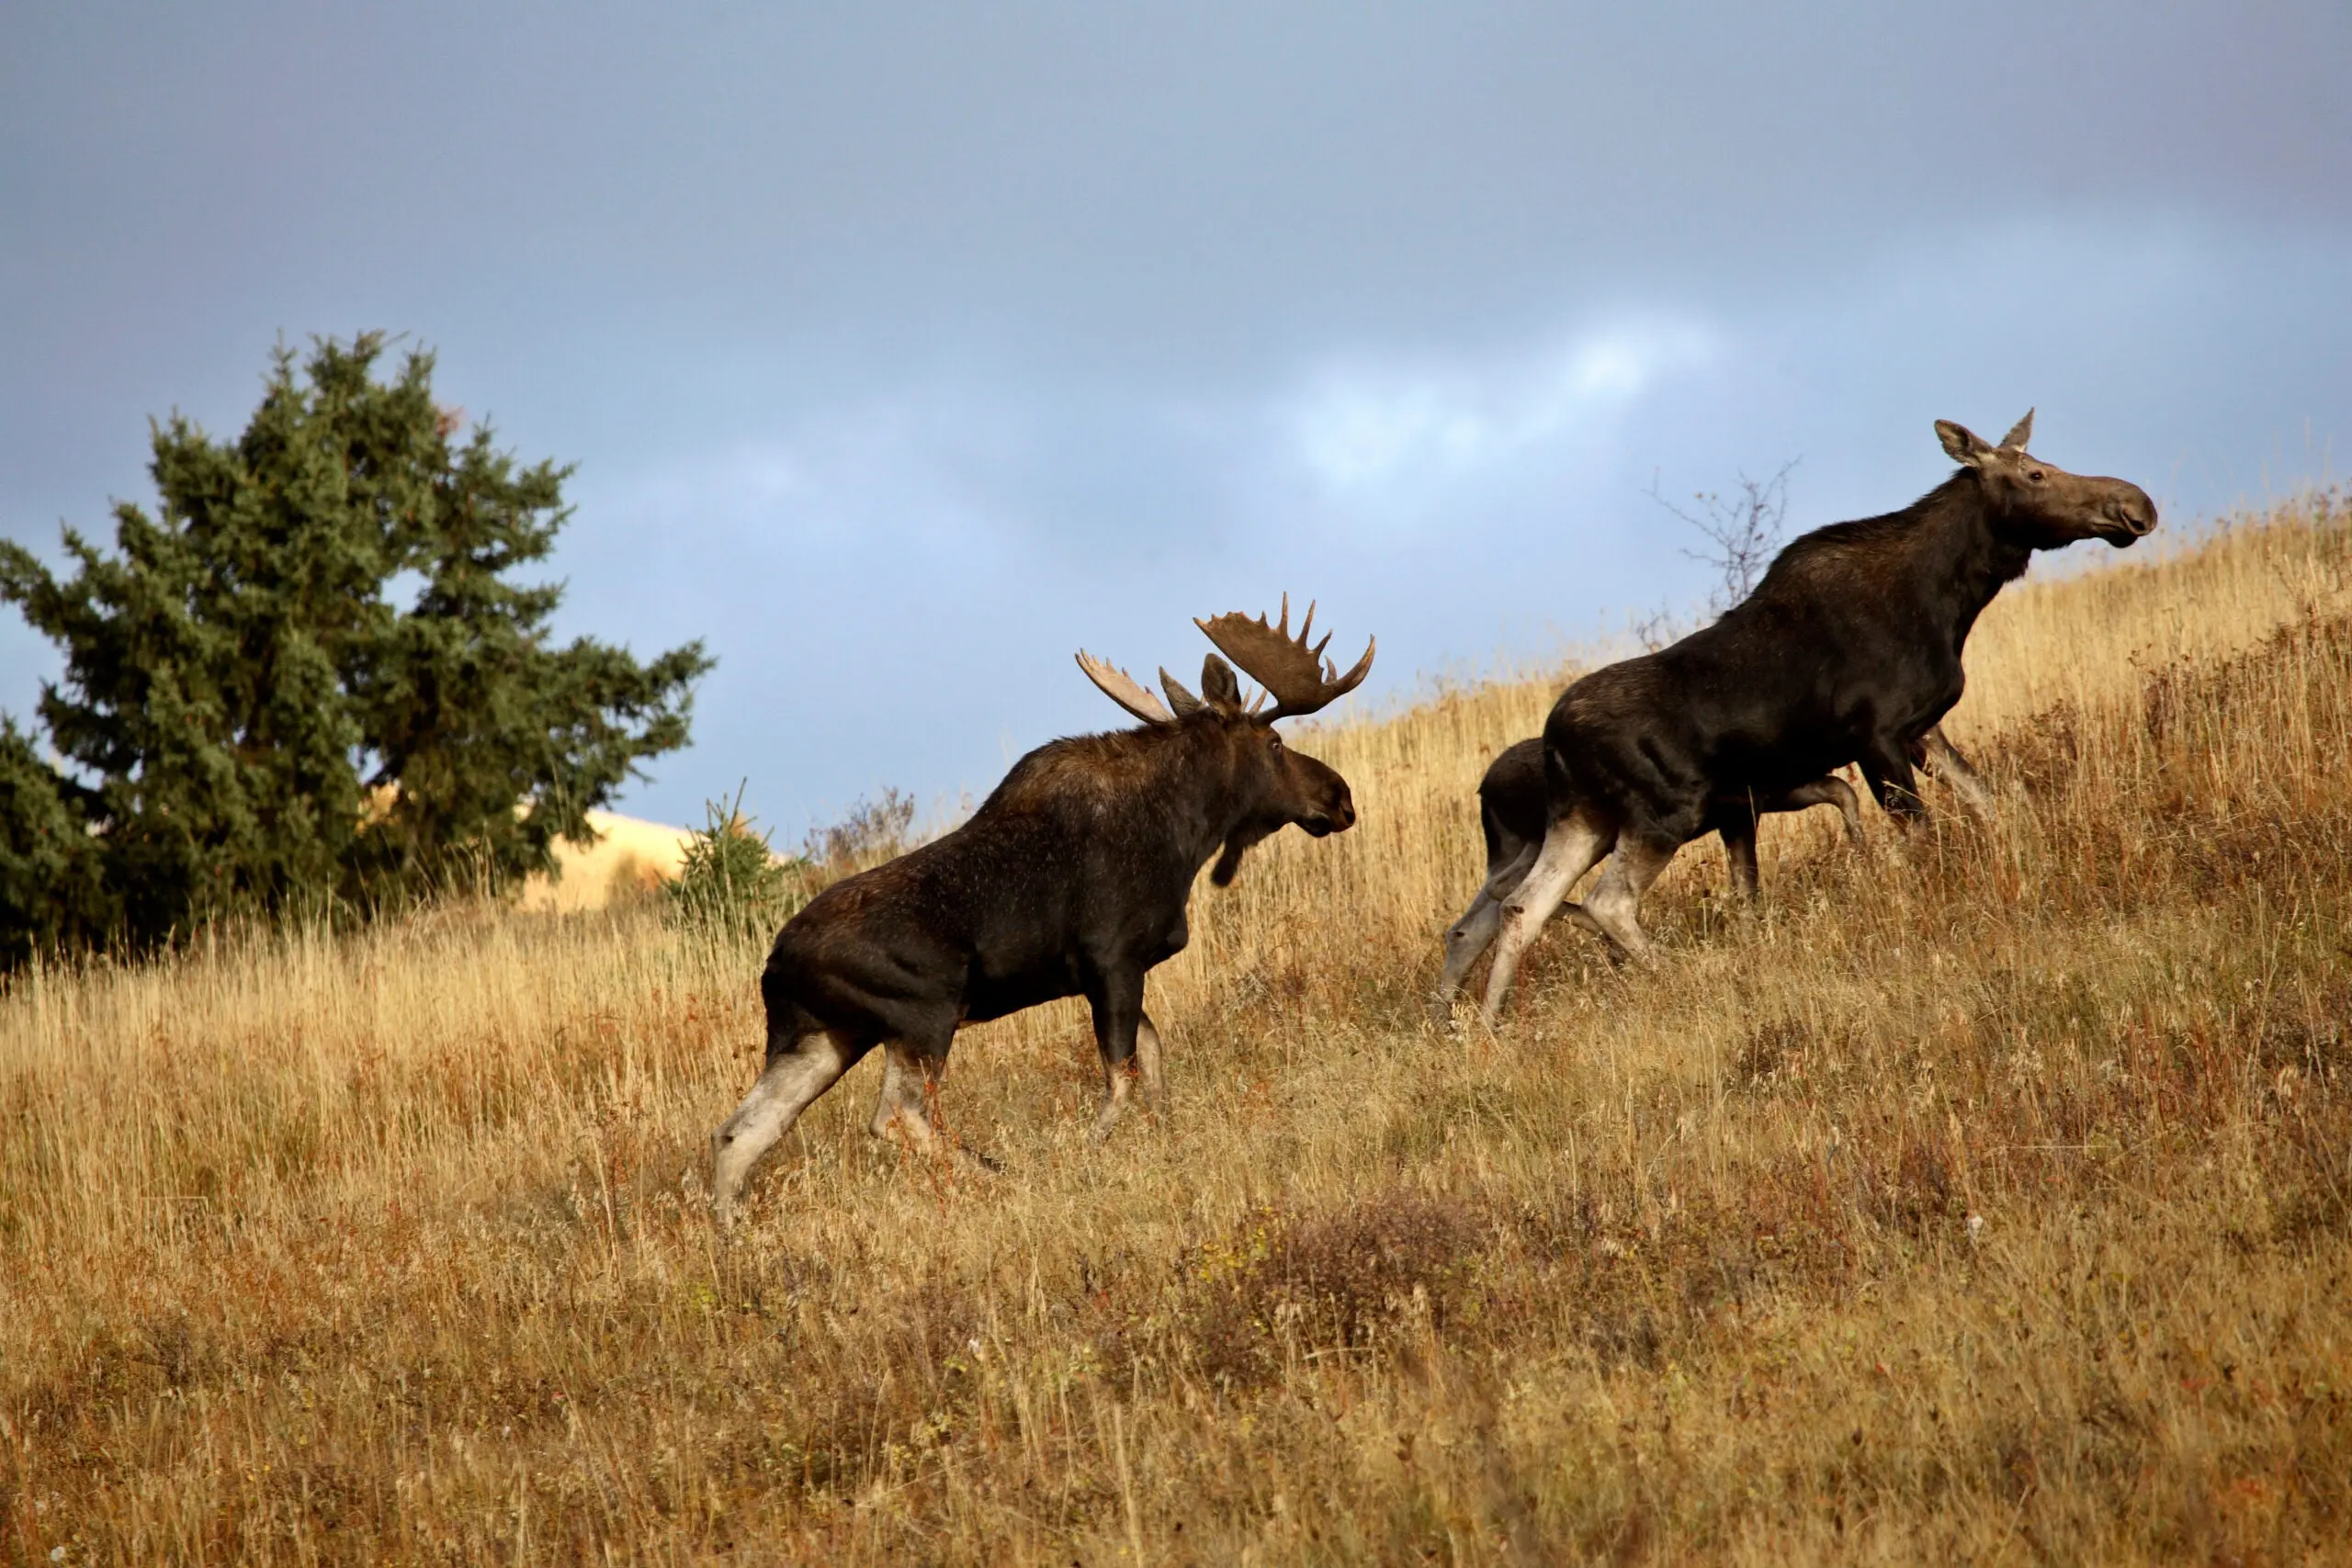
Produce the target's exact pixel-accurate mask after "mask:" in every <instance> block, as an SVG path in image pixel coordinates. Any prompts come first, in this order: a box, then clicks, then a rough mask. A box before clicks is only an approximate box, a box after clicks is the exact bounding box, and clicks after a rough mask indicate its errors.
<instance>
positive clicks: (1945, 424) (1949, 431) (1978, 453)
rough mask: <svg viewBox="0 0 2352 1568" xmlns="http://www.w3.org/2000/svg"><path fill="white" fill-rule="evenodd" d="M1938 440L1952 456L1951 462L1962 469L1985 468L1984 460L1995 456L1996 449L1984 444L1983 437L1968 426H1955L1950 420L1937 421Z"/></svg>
mask: <svg viewBox="0 0 2352 1568" xmlns="http://www.w3.org/2000/svg"><path fill="white" fill-rule="evenodd" d="M1936 439H1937V440H1939V441H1940V442H1942V443H1943V444H1944V450H1945V451H1946V452H1948V453H1950V454H1951V460H1952V461H1953V462H1955V463H1958V464H1960V465H1961V466H1962V468H1983V467H1984V466H1985V458H1987V457H1991V456H1992V455H1993V450H1994V449H1993V448H1992V447H1990V446H1986V445H1985V438H1984V437H1983V436H1981V435H1979V434H1976V433H1975V432H1974V431H1973V430H1971V429H1969V428H1968V426H1966V425H1964V424H1954V423H1952V422H1951V421H1950V420H1948V419H1939V420H1938V421H1936Z"/></svg>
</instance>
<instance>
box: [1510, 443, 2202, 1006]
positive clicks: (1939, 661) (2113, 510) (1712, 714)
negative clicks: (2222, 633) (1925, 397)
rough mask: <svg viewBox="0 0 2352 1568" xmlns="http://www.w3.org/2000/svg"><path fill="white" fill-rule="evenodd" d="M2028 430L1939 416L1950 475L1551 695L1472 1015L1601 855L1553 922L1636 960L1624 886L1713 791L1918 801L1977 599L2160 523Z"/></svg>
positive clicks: (1648, 875) (1665, 848)
mask: <svg viewBox="0 0 2352 1568" xmlns="http://www.w3.org/2000/svg"><path fill="white" fill-rule="evenodd" d="M2032 432H2033V414H2032V412H2031V411H2030V410H2029V411H2028V412H2027V413H2026V416H2025V417H2024V418H2023V419H2020V420H2019V421H2018V423H2017V424H2016V425H2015V426H2014V427H2012V428H2011V429H2010V431H2009V433H2008V434H2007V435H2006V436H2004V437H2003V438H2002V440H2001V442H2000V444H1999V445H1998V446H1996V445H1994V444H1992V443H1990V442H1987V441H1985V440H1984V439H1983V438H1981V437H1979V436H1977V435H1976V434H1973V433H1972V432H1971V431H1969V430H1967V429H1965V428H1963V427H1962V426H1961V425H1958V424H1955V423H1951V421H1949V420H1939V421H1937V422H1936V434H1937V437H1938V438H1939V440H1940V441H1941V442H1942V444H1943V448H1944V450H1945V452H1946V453H1948V454H1949V455H1950V456H1951V458H1952V459H1953V460H1954V461H1955V462H1957V463H1958V464H1959V465H1960V468H1959V469H1958V470H1957V471H1956V472H1955V473H1954V474H1953V475H1952V476H1951V478H1950V479H1947V480H1945V481H1944V482H1943V483H1942V484H1940V485H1939V486H1937V487H1936V488H1935V489H1934V490H1932V491H1928V493H1927V494H1926V495H1924V496H1922V497H1920V498H1919V499H1918V500H1917V501H1916V502H1912V503H1911V504H1910V505H1909V506H1906V507H1905V508H1904V509H1903V510H1902V511H1900V512H1892V513H1886V514H1885V515H1883V516H1880V517H1870V518H1864V519H1861V520H1860V521H1858V522H1852V523H1835V524H1831V525H1828V526H1827V527H1824V528H1816V529H1815V530H1813V531H1812V532H1811V533H1808V534H1805V535H1803V536H1800V537H1798V538H1797V539H1795V540H1793V541H1792V542H1791V543H1790V544H1789V546H1788V547H1786V548H1784V549H1783V550H1781V553H1780V554H1779V556H1777V557H1775V558H1774V559H1773V561H1772V565H1771V567H1770V570H1768V571H1766V573H1765V574H1764V580H1763V581H1761V582H1759V583H1758V584H1757V587H1756V592H1754V593H1753V594H1751V595H1750V596H1749V597H1748V598H1747V599H1746V600H1744V601H1742V602H1741V603H1740V604H1736V605H1735V606H1734V607H1733V608H1732V609H1730V610H1729V611H1727V612H1725V613H1724V615H1723V617H1722V618H1721V619H1719V620H1717V621H1716V622H1715V623H1714V624H1713V625H1712V626H1706V627H1703V628H1702V629H1701V630H1699V631H1696V632H1693V633H1691V635H1690V636H1689V637H1684V638H1683V639H1682V640H1681V641H1679V642H1677V643H1674V644H1672V645H1671V646H1669V647H1667V648H1664V649H1659V650H1658V651H1657V652H1656V653H1650V654H1645V655H1643V656H1641V657H1639V658H1635V659H1628V660H1623V661H1622V662H1619V663H1616V664H1611V665H1609V666H1607V667H1605V668H1603V669H1600V670H1597V671H1593V672H1592V673H1591V674H1589V675H1587V676H1585V677H1584V678H1583V679H1581V680H1579V681H1577V682H1575V683H1574V684H1573V685H1571V686H1569V687H1568V689H1567V690H1566V692H1564V693H1562V694H1561V695H1560V699H1559V701H1558V702H1557V703H1555V705H1553V708H1552V713H1551V716H1550V717H1549V718H1548V719H1547V720H1546V721H1545V723H1544V778H1545V783H1546V787H1547V789H1548V791H1549V794H1550V806H1551V814H1550V818H1549V823H1548V826H1547V828H1546V830H1545V833H1544V847H1543V849H1542V850H1541V852H1538V854H1537V855H1536V857H1535V863H1534V864H1533V865H1532V866H1531V867H1530V868H1529V869H1528V872H1527V874H1526V875H1525V877H1523V878H1522V879H1521V882H1520V884H1519V886H1517V887H1516V888H1515V889H1514V890H1512V892H1511V893H1510V896H1509V897H1508V898H1506V899H1505V901H1504V903H1503V907H1502V915H1501V921H1500V924H1501V931H1500V932H1499V936H1498V945H1497V947H1496V949H1495V959H1494V966H1493V969H1492V970H1491V972H1490V973H1489V975H1488V976H1487V997H1486V1006H1485V1008H1484V1010H1483V1013H1484V1017H1485V1019H1486V1021H1487V1024H1488V1025H1490V1026H1491V1025H1492V1024H1493V1023H1494V1021H1495V1020H1496V1019H1497V1017H1498V1015H1499V1014H1500V1012H1501V1010H1502V1003H1503V999H1504V998H1505V997H1507V996H1508V995H1509V994H1510V983H1511V976H1512V975H1513V973H1514V972H1515V971H1516V970H1517V968H1518V966H1519V960H1520V955H1521V953H1522V952H1524V950H1525V949H1526V946H1527V944H1528V942H1530V941H1532V939H1533V938H1534V936H1535V935H1536V933H1537V932H1539V931H1542V929H1543V927H1544V922H1545V920H1546V919H1549V918H1550V916H1551V914H1552V912H1553V911H1554V910H1555V908H1560V906H1561V902H1562V900H1563V899H1564V898H1565V897H1566V895H1567V892H1568V890H1569V888H1571V887H1573V886H1575V885H1576V882H1577V878H1579V877H1581V876H1582V875H1583V874H1585V873H1586V872H1587V871H1588V870H1589V869H1591V867H1592V866H1593V865H1595V864H1597V863H1599V862H1600V859H1601V858H1602V857H1603V856H1604V855H1606V856H1608V857H1610V858H1609V865H1608V868H1607V869H1606V870H1604V871H1603V872H1602V873H1601V875H1600V881H1599V882H1597V883H1596V884H1595V885H1594V886H1593V889H1592V892H1591V894H1590V895H1589V897H1587V898H1586V900H1585V901H1584V903H1583V905H1582V906H1581V907H1578V906H1574V905H1571V906H1569V907H1568V911H1567V912H1568V913H1569V914H1570V917H1571V918H1572V919H1575V920H1576V921H1577V923H1578V924H1580V925H1583V926H1585V927H1586V928H1588V929H1589V930H1592V931H1597V932H1598V933H1599V934H1600V935H1602V936H1603V937H1606V938H1607V939H1608V940H1609V941H1610V942H1611V943H1612V944H1613V945H1614V946H1615V947H1617V948H1618V949H1621V950H1623V952H1626V953H1632V954H1634V955H1635V956H1637V957H1645V956H1647V954H1648V953H1649V948H1650V943H1649V939H1648V937H1647V936H1646V935H1645V934H1644V932H1643V931H1642V928H1641V924H1640V921H1639V919H1637V918H1636V917H1637V911H1638V909H1639V908H1640V904H1641V898H1642V895H1643V893H1644V892H1645V891H1646V890H1647V889H1648V887H1649V886H1650V884H1651V883H1652V882H1654V881H1656V880H1657V875H1658V874H1659V873H1660V872H1662V871H1664V870H1665V869H1666V866H1667V863H1668V862H1669V861H1671V860H1672V859H1673V858H1674V855H1675V852H1677V851H1678V850H1679V849H1680V848H1681V846H1682V845H1684V844H1686V843H1688V842H1690V841H1691V840H1692V839H1694V838H1697V837H1698V836H1699V835H1700V834H1702V833H1703V832H1705V831H1706V830H1707V829H1708V827H1709V825H1710V818H1711V814H1712V813H1713V811H1714V810H1715V809H1716V805H1717V803H1718V802H1720V801H1723V800H1725V799H1740V798H1753V799H1757V800H1769V799H1772V798H1774V797H1776V796H1780V795H1786V794H1787V793H1788V792H1789V791H1791V790H1792V789H1795V788H1797V787H1799V786H1800V785H1802V784H1805V783H1806V782H1807V781H1810V780H1815V779H1818V778H1820V777H1821V776H1822V775H1823V774H1826V773H1828V772H1829V771H1830V770H1831V769H1833V768H1837V767H1841V766H1843V765H1845V764H1847V763H1849V762H1859V763H1860V765H1861V770H1862V776H1863V778H1864V780H1865V781H1866V782H1867V783H1868V784H1869V786H1870V788H1871V793H1872V794H1873V795H1876V796H1877V797H1878V799H1879V801H1880V803H1881V804H1882V805H1883V806H1884V807H1886V809H1887V810H1888V812H1889V813H1890V814H1892V815H1894V817H1895V818H1897V819H1898V820H1908V819H1911V818H1916V817H1917V816H1918V815H1919V814H1920V813H1921V811H1922V807H1921V805H1920V802H1919V798H1918V795H1917V793H1916V792H1915V790H1914V789H1913V787H1912V786H1913V784H1914V781H1915V774H1914V773H1913V766H1914V758H1915V756H1917V755H1918V754H1919V753H1920V750H1921V749H1922V748H1924V747H1925V746H1926V737H1927V736H1928V733H1929V731H1930V730H1931V729H1932V728H1934V727H1935V726H1936V725H1937V724H1938V723H1939V721H1940V720H1941V719H1942V718H1943V716H1944V715H1945V714H1947V713H1949V712H1950V711H1951V707H1952V705H1953V704H1954V703H1957V702H1958V701H1959V700H1960V695H1961V690H1962V681H1963V677H1962V668H1961V654H1962V648H1963V647H1964V645H1965V644H1966V642H1967V640H1968V633H1969V629H1970V628H1971V627H1972V626H1974V625H1975V623H1976V617H1977V616H1978V615H1979V614H1981V613H1982V612H1983V610H1984V608H1985V605H1987V604H1991V603H1992V601H1993V596H1994V595H1995V594H1996V593H1998V592H2000V591H2001V589H2002V588H2003V587H2004V586H2005V585H2006V584H2007V583H2009V582H2011V581H2015V580H2016V579H2017V578H2018V577H2019V576H2020V575H2022V574H2023V573H2024V571H2025V569H2026V566H2027V564H2028V563H2029V562H2030V560H2031V559H2032V558H2033V555H2034V552H2035V551H2037V550H2049V549H2057V548H2060V547H2064V546H2066V545H2070V544H2074V543H2075V542H2076V541H2078V540H2082V539H2104V540H2106V541H2107V542H2108V543H2109V544H2110V545H2113V546H2115V547H2118V548H2121V547H2126V546H2129V545H2131V544H2133V543H2135V542H2136V541H2138V540H2139V539H2141V538H2143V537H2145V536H2147V535H2148V533H2149V532H2150V531H2152V530H2153V529H2154V527H2155V525H2156V508H2155V503H2154V502H2152V501H2150V500H2149V499H2148V495H2147V492H2146V491H2143V490H2142V489H2141V488H2140V487H2139V486H2137V485H2135V484H2131V483H2130V482H2129V481H2127V480H2123V479H2097V478H2090V477H2086V476H2084V475H2080V474H2070V473H2067V472H2066V471H2065V470H2064V469H2062V468H2057V467H2055V466H2053V465H2052V464H2049V463H2046V462H2043V461H2042V460H2041V458H2039V457H2033V456H2032V455H2030V453H2029V452H2028V451H2027V450H2026V446H2027V443H2028V441H2029V440H2030V437H2031V435H2032ZM1939 739H1940V737H1939Z"/></svg>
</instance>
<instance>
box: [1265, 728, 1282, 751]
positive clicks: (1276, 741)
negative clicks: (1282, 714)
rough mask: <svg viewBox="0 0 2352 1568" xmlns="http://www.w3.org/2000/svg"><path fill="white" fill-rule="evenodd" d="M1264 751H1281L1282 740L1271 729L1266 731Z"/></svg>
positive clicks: (1276, 732)
mask: <svg viewBox="0 0 2352 1568" xmlns="http://www.w3.org/2000/svg"><path fill="white" fill-rule="evenodd" d="M1266 749H1267V750H1271V751H1279V750H1282V749H1283V738H1282V735H1281V733H1280V732H1279V731H1276V730H1272V729H1269V730H1268V731H1266Z"/></svg>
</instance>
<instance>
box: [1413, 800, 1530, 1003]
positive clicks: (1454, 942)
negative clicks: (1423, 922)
mask: <svg viewBox="0 0 2352 1568" xmlns="http://www.w3.org/2000/svg"><path fill="white" fill-rule="evenodd" d="M1542 848H1543V846H1542V845H1540V844H1533V843H1530V844H1523V845H1521V847H1520V851H1519V852H1518V853H1517V854H1515V855H1513V856H1512V857H1511V858H1510V860H1508V861H1506V862H1504V863H1502V864H1501V865H1500V866H1499V867H1490V868H1488V870H1487V881H1486V884H1485V886H1482V887H1480V888H1479V889H1478V894H1477V897H1475V898H1472V899H1471V900H1470V907H1469V908H1467V909H1464V911H1462V918H1461V919H1458V920H1456V921H1454V922H1453V925H1451V926H1449V927H1447V928H1446V932H1445V967H1444V968H1443V970H1442V972H1441V973H1440V974H1439V976H1438V980H1437V991H1436V993H1435V994H1434V995H1433V996H1431V997H1430V1019H1431V1020H1432V1021H1435V1022H1436V1023H1438V1024H1439V1025H1441V1026H1442V1025H1444V1024H1446V1023H1448V1022H1450V1021H1452V1020H1453V998H1454V997H1455V996H1456V995H1457V994H1458V993H1459V992H1460V991H1461V989H1462V980H1463V977H1464V976H1466V975H1468V974H1469V973H1470V966H1471V965H1472V964H1476V963H1477V962H1478V955H1479V954H1480V953H1485V952H1486V951H1487V946H1488V945H1489V944H1491V943H1492V942H1494V940H1495V933H1496V932H1497V931H1500V930H1501V929H1502V923H1503V910H1502V902H1503V900H1504V899H1505V898H1507V897H1510V895H1511V893H1512V892H1513V891H1514V890H1516V889H1517V888H1518V886H1519V885H1520V884H1521V883H1522V882H1524V881H1526V880H1527V873H1528V870H1529V868H1530V867H1532V866H1533V865H1534V863H1535V859H1536V856H1537V854H1538V853H1539V852H1541V850H1542Z"/></svg>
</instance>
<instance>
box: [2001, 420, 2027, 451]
mask: <svg viewBox="0 0 2352 1568" xmlns="http://www.w3.org/2000/svg"><path fill="white" fill-rule="evenodd" d="M2032 439H2033V411H2032V410H2031V409H2028V410H2026V411H2025V417H2024V418H2023V419H2021V420H2019V421H2018V422H2017V423H2015V424H2013V425H2011V426H2009V433H2008V434H2007V435H2004V436H2002V437H2001V445H2002V446H2007V447H2008V448H2009V449H2010V450H2011V451H2014V452H2022V451H2024V450H2025V444H2026V443H2027V442H2029V441H2030V440H2032Z"/></svg>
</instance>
